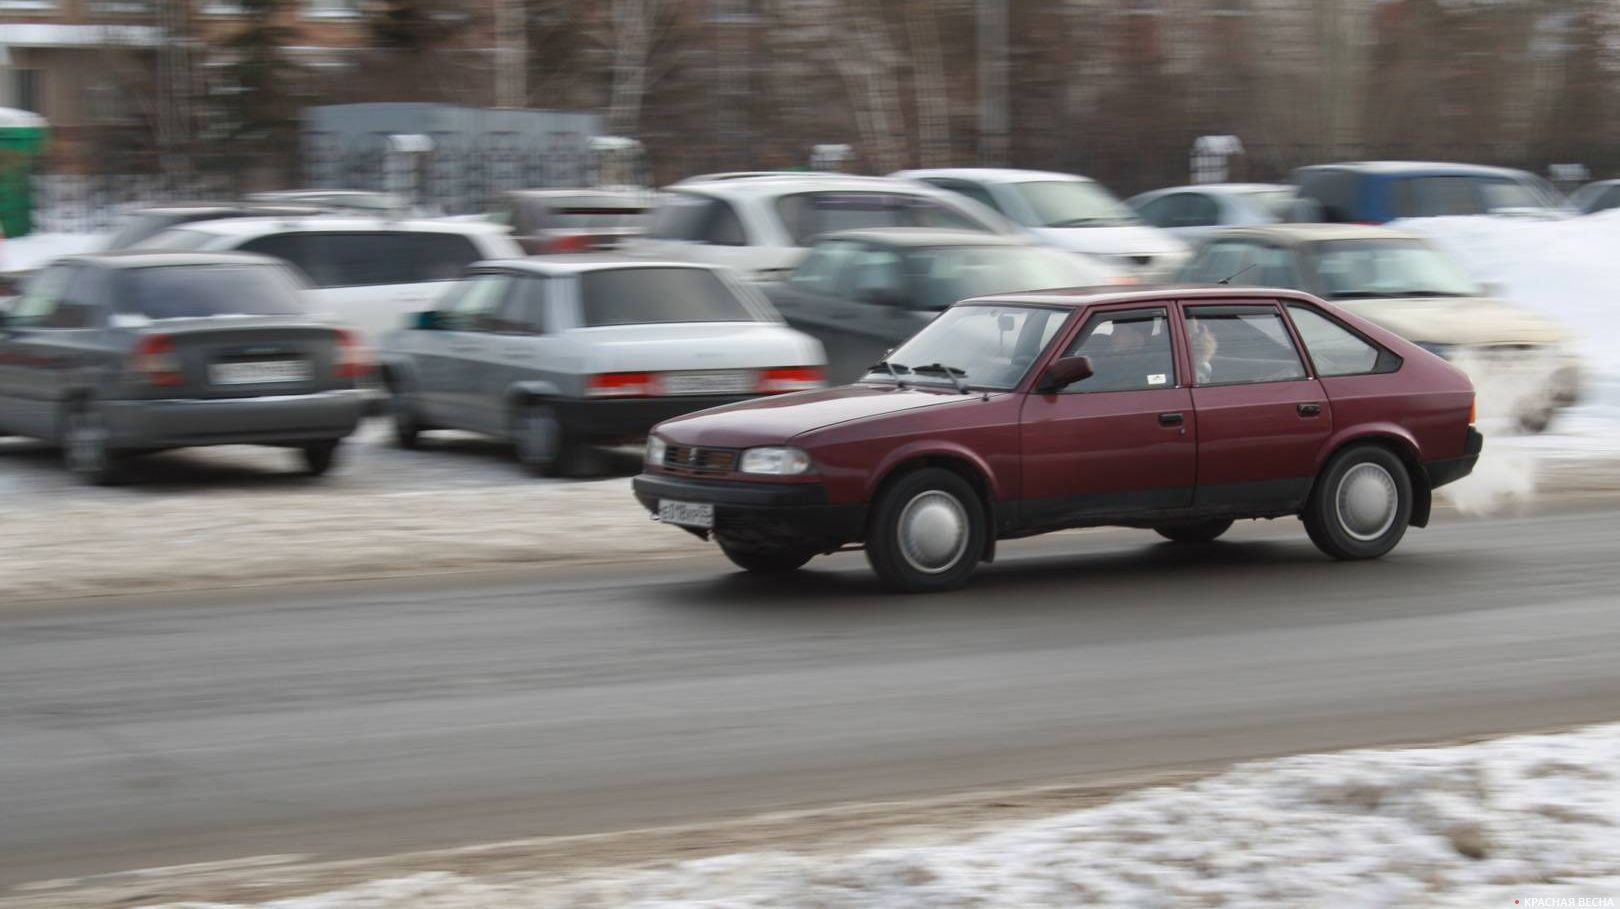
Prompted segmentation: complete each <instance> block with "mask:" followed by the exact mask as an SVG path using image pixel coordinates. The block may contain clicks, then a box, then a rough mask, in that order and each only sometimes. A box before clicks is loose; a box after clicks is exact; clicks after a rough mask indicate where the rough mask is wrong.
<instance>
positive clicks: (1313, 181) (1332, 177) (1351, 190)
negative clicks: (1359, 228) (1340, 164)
mask: <svg viewBox="0 0 1620 909" xmlns="http://www.w3.org/2000/svg"><path fill="white" fill-rule="evenodd" d="M1299 195H1300V196H1301V197H1302V198H1306V199H1314V200H1316V203H1317V204H1318V205H1320V206H1321V207H1322V220H1323V221H1326V222H1328V223H1330V224H1343V223H1346V222H1349V221H1354V220H1356V212H1355V207H1356V175H1355V174H1353V173H1351V172H1350V171H1347V170H1305V171H1301V172H1300V173H1299Z"/></svg>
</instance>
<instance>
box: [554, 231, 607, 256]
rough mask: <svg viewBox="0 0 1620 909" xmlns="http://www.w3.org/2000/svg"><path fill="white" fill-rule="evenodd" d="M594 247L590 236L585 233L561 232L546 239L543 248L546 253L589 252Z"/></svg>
mask: <svg viewBox="0 0 1620 909" xmlns="http://www.w3.org/2000/svg"><path fill="white" fill-rule="evenodd" d="M594 247H595V245H594V244H593V243H592V242H591V238H590V237H589V236H586V235H585V234H563V235H561V236H557V237H552V238H550V239H548V240H546V246H545V250H546V252H548V253H581V252H590V251H591V250H592V249H593V248H594Z"/></svg>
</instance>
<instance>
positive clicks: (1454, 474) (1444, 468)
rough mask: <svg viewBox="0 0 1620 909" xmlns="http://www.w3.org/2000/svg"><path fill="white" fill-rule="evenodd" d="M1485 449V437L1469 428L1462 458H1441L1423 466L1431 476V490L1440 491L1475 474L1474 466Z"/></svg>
mask: <svg viewBox="0 0 1620 909" xmlns="http://www.w3.org/2000/svg"><path fill="white" fill-rule="evenodd" d="M1484 447H1485V437H1484V436H1482V435H1480V434H1479V430H1477V429H1475V428H1474V427H1472V426H1470V427H1468V443H1467V444H1466V445H1465V446H1464V447H1463V454H1462V457H1458V458H1441V459H1439V460H1436V461H1430V462H1428V463H1427V464H1424V465H1423V469H1424V470H1425V471H1427V472H1428V474H1429V488H1430V489H1438V488H1440V487H1441V486H1444V485H1446V484H1447V483H1453V482H1456V481H1457V480H1460V479H1462V478H1463V477H1466V476H1468V475H1469V474H1471V473H1473V472H1474V465H1475V464H1478V463H1479V453H1480V451H1481V450H1482V449H1483V448H1484Z"/></svg>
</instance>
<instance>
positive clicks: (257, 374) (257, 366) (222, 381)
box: [208, 360, 312, 385]
mask: <svg viewBox="0 0 1620 909" xmlns="http://www.w3.org/2000/svg"><path fill="white" fill-rule="evenodd" d="M311 375H312V373H311V371H310V367H309V361H308V360H260V361H257V362H254V363H215V364H213V365H212V366H210V367H208V381H209V382H212V383H213V384H215V385H270V384H272V383H278V382H308V381H309V380H310V377H311Z"/></svg>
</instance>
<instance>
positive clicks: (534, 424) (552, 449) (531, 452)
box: [518, 410, 558, 464]
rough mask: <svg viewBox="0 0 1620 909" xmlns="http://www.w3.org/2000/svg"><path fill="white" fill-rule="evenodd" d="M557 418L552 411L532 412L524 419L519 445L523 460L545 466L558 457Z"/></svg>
mask: <svg viewBox="0 0 1620 909" xmlns="http://www.w3.org/2000/svg"><path fill="white" fill-rule="evenodd" d="M557 436H558V427H557V418H556V417H555V416H553V415H552V414H551V412H550V411H546V410H541V411H535V412H531V413H529V414H527V415H525V416H524V418H523V432H521V433H519V434H518V439H519V441H518V445H519V446H520V447H521V449H522V452H523V460H525V461H528V462H529V463H531V464H545V463H549V462H550V461H551V460H553V459H554V458H556V457H557Z"/></svg>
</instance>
